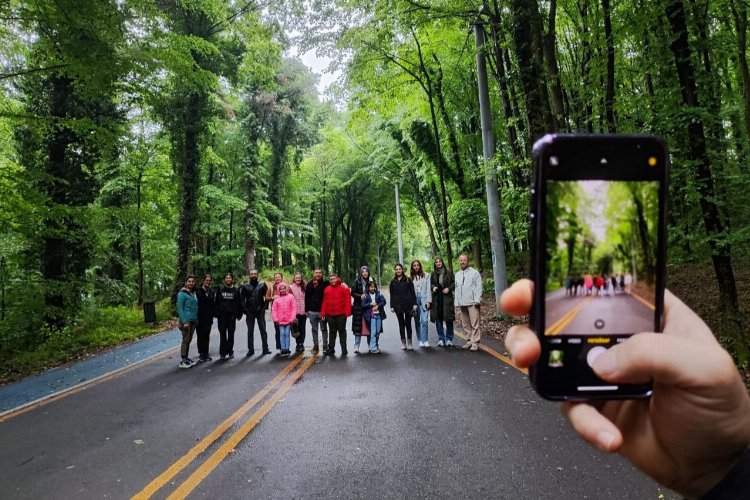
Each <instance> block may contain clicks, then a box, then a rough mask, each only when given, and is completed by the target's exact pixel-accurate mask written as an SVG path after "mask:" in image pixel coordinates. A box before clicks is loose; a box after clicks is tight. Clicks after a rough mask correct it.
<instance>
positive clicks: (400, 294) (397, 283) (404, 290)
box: [390, 276, 417, 313]
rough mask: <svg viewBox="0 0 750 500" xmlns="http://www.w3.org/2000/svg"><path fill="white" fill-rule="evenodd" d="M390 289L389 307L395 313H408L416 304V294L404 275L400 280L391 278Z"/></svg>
mask: <svg viewBox="0 0 750 500" xmlns="http://www.w3.org/2000/svg"><path fill="white" fill-rule="evenodd" d="M390 291H391V309H393V310H394V311H396V312H397V313H408V312H410V311H411V310H412V309H414V306H416V305H417V294H416V293H415V292H414V285H413V284H412V282H411V280H410V279H409V278H407V277H405V276H404V277H403V278H401V279H400V280H397V279H396V278H393V280H392V281H391V286H390Z"/></svg>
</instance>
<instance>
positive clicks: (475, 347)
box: [469, 344, 479, 351]
mask: <svg viewBox="0 0 750 500" xmlns="http://www.w3.org/2000/svg"><path fill="white" fill-rule="evenodd" d="M469 350H470V351H478V350H479V344H471V347H470V348H469Z"/></svg>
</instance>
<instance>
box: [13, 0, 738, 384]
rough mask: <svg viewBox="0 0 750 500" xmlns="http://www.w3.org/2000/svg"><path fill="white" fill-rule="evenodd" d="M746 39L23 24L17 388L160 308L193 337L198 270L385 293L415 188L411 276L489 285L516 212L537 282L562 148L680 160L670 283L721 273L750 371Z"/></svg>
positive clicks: (77, 8) (289, 17) (168, 23)
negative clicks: (287, 277) (635, 143)
mask: <svg viewBox="0 0 750 500" xmlns="http://www.w3.org/2000/svg"><path fill="white" fill-rule="evenodd" d="M747 17H748V16H747V3H746V1H745V0H651V1H646V0H540V1H528V0H482V1H479V0H460V1H459V0H367V1H364V0H275V1H268V0H35V1H33V2H31V1H23V0H6V1H4V2H0V66H1V67H0V85H1V91H0V359H2V360H3V367H2V369H3V371H18V370H22V369H23V367H24V366H26V365H28V364H33V363H37V364H39V363H44V362H54V361H56V360H57V361H59V360H60V359H64V357H65V356H68V357H70V356H75V355H77V354H79V353H82V352H85V351H86V349H90V348H94V347H99V346H101V345H106V344H112V343H116V342H119V341H121V340H123V339H127V338H132V337H136V336H140V335H144V334H146V333H148V332H149V331H152V330H149V329H148V328H146V327H144V326H143V324H142V323H143V317H142V312H141V311H140V309H139V308H140V305H141V304H142V303H143V302H145V301H156V302H158V304H159V307H158V311H159V319H160V320H165V319H167V318H169V317H170V315H171V312H170V299H171V297H173V296H174V294H175V293H176V290H178V289H179V287H180V286H181V283H182V281H183V280H184V278H185V277H186V276H187V275H188V274H194V275H197V276H201V275H202V274H204V273H214V274H216V275H222V274H223V273H225V272H227V271H232V272H234V273H235V274H236V275H237V276H238V277H241V279H244V278H242V277H243V276H244V275H245V274H246V272H247V271H248V270H249V269H252V268H254V267H257V268H259V269H260V270H261V273H262V276H264V277H268V276H270V275H271V273H273V272H274V271H276V270H282V271H283V272H286V273H289V272H293V271H294V270H303V271H305V272H307V273H308V275H309V272H310V270H311V269H312V268H314V267H322V268H323V269H325V270H335V271H338V272H339V273H341V275H342V276H344V277H345V278H346V280H350V279H352V278H353V276H354V273H355V269H357V267H358V266H359V265H361V264H363V263H368V264H370V265H371V266H372V267H373V269H376V270H377V273H376V274H377V276H378V278H379V279H380V280H381V281H387V280H389V279H390V276H391V274H390V273H391V269H392V267H393V265H394V264H395V263H396V262H397V260H398V250H397V232H396V220H395V200H394V188H395V187H397V188H398V189H399V191H400V206H401V216H402V220H403V234H404V259H405V260H407V261H410V260H411V259H412V258H420V259H422V260H423V262H425V263H426V267H427V268H431V267H432V266H431V261H432V258H433V257H435V256H438V255H440V256H442V257H443V258H444V259H445V262H446V264H448V265H451V266H452V265H453V264H454V262H455V259H456V257H457V255H458V254H459V253H461V252H466V253H467V254H469V255H470V257H471V260H472V263H473V265H475V267H477V268H479V269H481V270H483V272H484V273H485V276H487V277H488V279H489V278H490V277H491V276H492V259H493V254H492V245H491V238H490V236H491V232H490V227H489V220H490V219H491V214H492V210H497V209H499V214H500V220H501V221H502V223H501V224H499V225H497V224H496V225H494V226H493V228H492V229H493V231H495V233H493V234H495V237H499V240H498V241H499V246H498V247H497V248H496V252H495V258H496V259H497V263H498V266H499V267H500V268H501V271H502V272H501V274H500V276H501V278H502V280H503V281H512V280H514V279H516V278H519V277H522V276H524V275H525V273H526V272H527V271H526V270H527V269H528V264H527V260H528V248H529V236H528V218H527V217H528V213H529V212H528V207H529V188H530V175H531V162H530V154H531V147H532V144H533V143H534V141H535V140H536V139H537V138H539V137H540V136H541V135H543V134H544V133H546V132H549V131H566V132H596V133H599V132H610V133H648V134H656V135H659V136H661V137H663V138H665V140H666V142H667V143H668V144H669V147H670V152H671V161H672V174H671V184H670V186H671V190H670V214H669V233H668V239H669V259H668V260H669V263H670V268H671V269H679V268H680V266H687V265H692V264H694V263H697V264H701V265H705V267H707V268H709V269H710V270H711V279H710V280H709V281H710V282H708V283H703V284H702V285H703V286H702V293H705V294H706V296H711V297H713V296H716V297H717V300H716V304H717V307H716V310H715V311H711V312H710V316H711V317H713V318H716V320H715V322H713V323H711V324H712V325H713V326H714V328H715V330H716V334H717V336H718V337H719V338H720V340H721V341H722V343H723V344H724V345H725V346H727V347H728V348H729V349H730V351H731V352H732V353H733V354H734V356H735V359H736V361H737V362H738V364H740V365H741V366H747V363H748V360H750V330H748V323H747V316H746V313H747V310H746V307H747V305H748V304H747V299H746V298H745V295H743V293H742V290H743V288H742V286H740V287H739V288H738V278H737V273H738V271H739V270H742V269H744V267H745V266H746V265H747V263H748V261H749V260H750V259H749V256H748V250H747V249H748V247H749V245H748V243H750V241H749V240H750V223H749V222H750V213H749V212H750V193H749V192H748V191H749V190H748V189H747V186H748V185H750V184H749V182H748V181H749V180H750V170H749V167H748V165H749V163H748V159H749V157H750V69H748V60H747V52H748V47H747V31H748V26H747ZM308 52H314V53H315V54H317V55H318V56H320V57H321V58H325V59H326V60H329V61H330V64H329V66H328V68H327V71H329V72H332V74H334V75H336V76H337V79H336V82H335V83H334V84H332V85H330V86H328V87H327V88H321V87H320V85H319V75H318V74H316V73H315V72H314V71H313V70H312V69H311V68H309V67H306V66H305V65H304V64H303V63H302V61H301V59H300V57H299V54H303V53H308ZM478 61H480V63H482V62H483V63H485V64H486V67H487V72H488V74H489V96H490V110H491V114H490V116H491V118H492V122H493V126H492V129H491V131H492V132H493V133H494V141H493V143H492V144H491V147H492V149H494V156H493V157H492V158H491V160H489V161H485V158H484V156H483V149H482V146H483V143H482V124H481V121H480V105H479V102H480V100H479V92H478V90H477V89H478V85H479V83H480V74H481V72H479V71H478V65H477V64H478ZM626 195H627V193H619V194H618V196H626ZM493 196H494V198H493ZM488 197H489V199H493V200H494V199H497V200H498V201H497V202H496V203H495V202H493V203H490V204H489V206H488V201H487V200H488ZM494 205H496V206H494ZM488 208H489V209H490V210H489V211H488ZM578 236H580V238H584V235H578ZM623 251H629V250H627V249H625V250H623ZM560 265H561V266H562V267H565V265H568V267H570V265H569V264H568V263H564V262H561V263H560ZM740 285H742V284H741V283H740ZM488 289H490V290H491V289H492V287H491V286H489V287H488ZM61 356H62V357H61Z"/></svg>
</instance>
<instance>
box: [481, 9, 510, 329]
mask: <svg viewBox="0 0 750 500" xmlns="http://www.w3.org/2000/svg"><path fill="white" fill-rule="evenodd" d="M489 13H490V12H489V8H488V7H487V5H486V4H483V5H482V8H481V9H480V10H479V15H480V16H482V15H487V14H489ZM474 37H475V41H476V46H477V81H478V82H479V114H480V117H481V123H482V150H483V153H484V180H485V184H486V191H487V215H488V217H489V223H490V245H491V248H492V277H493V279H494V282H495V313H496V314H497V315H498V316H499V315H500V314H502V310H501V308H500V295H501V294H502V293H503V291H504V290H505V289H506V288H507V287H508V277H507V274H506V269H505V246H504V245H503V219H502V217H501V215H500V192H499V191H498V188H497V173H496V172H495V166H494V165H493V162H492V159H493V157H494V156H495V134H494V132H493V125H492V110H491V109H490V91H489V84H488V83H487V61H486V59H485V42H484V21H483V20H482V18H481V17H480V18H479V19H477V21H476V22H475V23H474Z"/></svg>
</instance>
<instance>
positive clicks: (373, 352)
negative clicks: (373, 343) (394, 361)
mask: <svg viewBox="0 0 750 500" xmlns="http://www.w3.org/2000/svg"><path fill="white" fill-rule="evenodd" d="M370 354H380V349H373V350H371V351H370Z"/></svg>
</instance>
